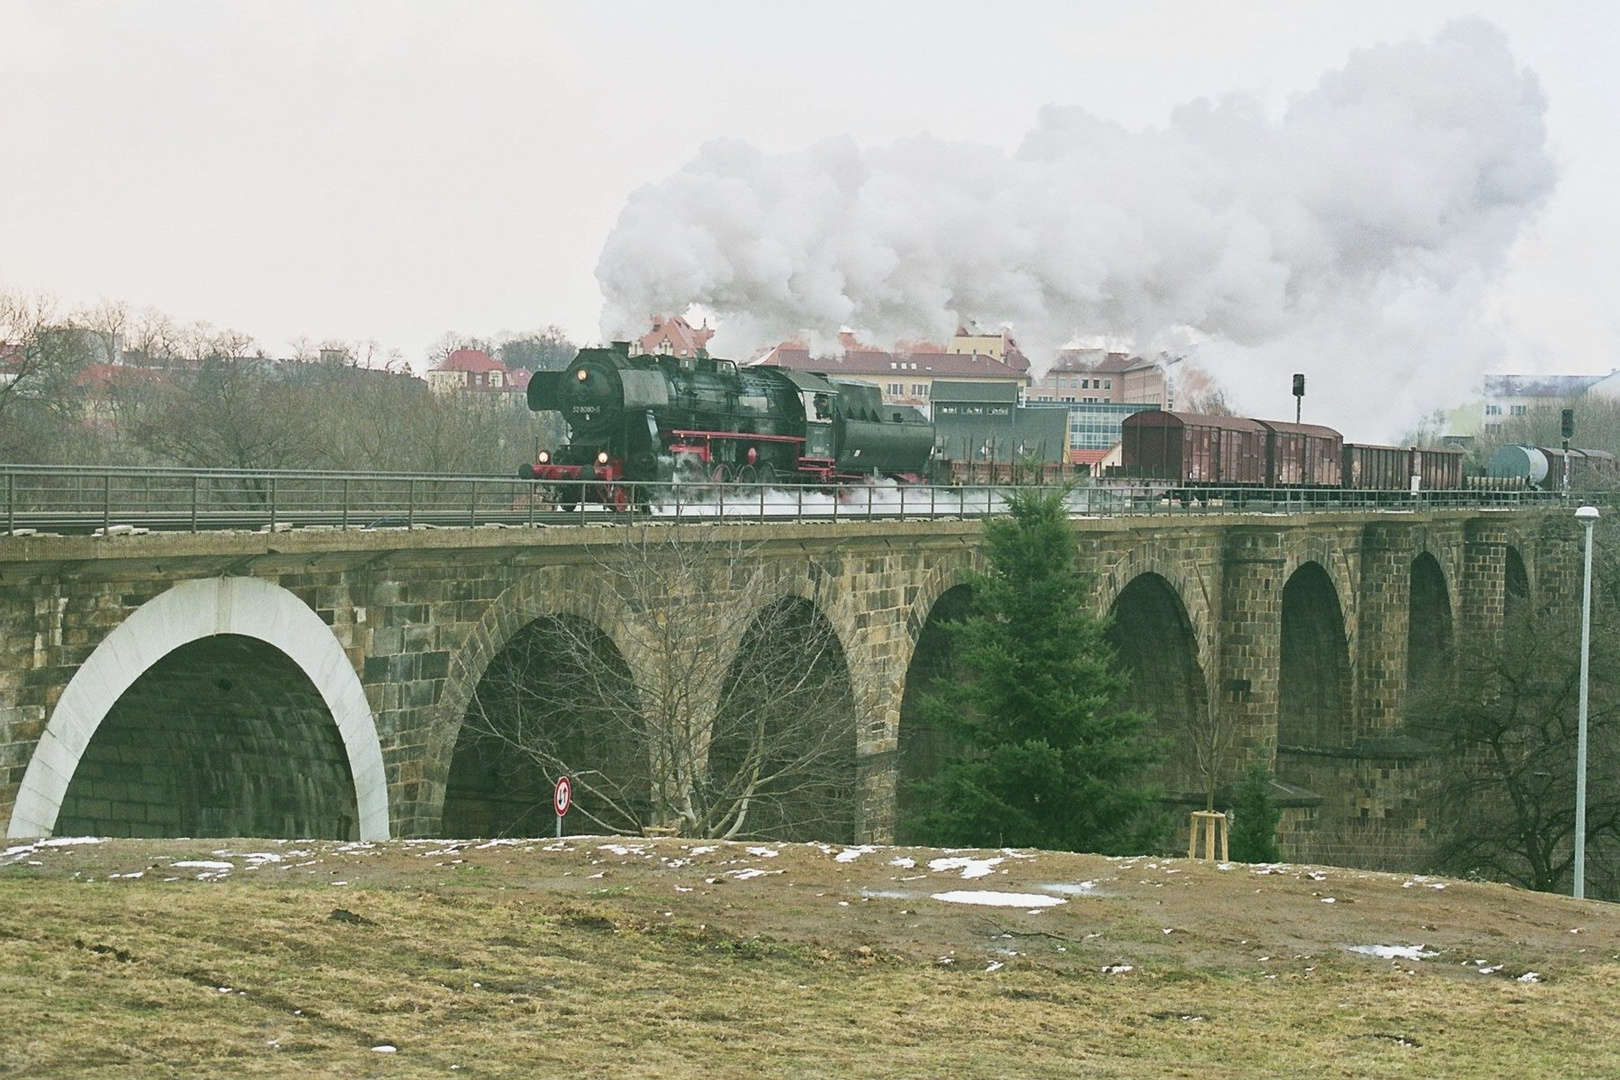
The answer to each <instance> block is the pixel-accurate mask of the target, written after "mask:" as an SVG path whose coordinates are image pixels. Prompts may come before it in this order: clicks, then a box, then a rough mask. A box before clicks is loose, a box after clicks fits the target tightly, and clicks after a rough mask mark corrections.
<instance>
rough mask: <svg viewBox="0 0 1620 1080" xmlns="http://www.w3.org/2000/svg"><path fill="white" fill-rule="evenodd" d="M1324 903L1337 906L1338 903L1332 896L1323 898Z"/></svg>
mask: <svg viewBox="0 0 1620 1080" xmlns="http://www.w3.org/2000/svg"><path fill="white" fill-rule="evenodd" d="M1322 903H1324V904H1337V903H1338V901H1337V900H1335V899H1334V898H1333V897H1331V896H1324V897H1322Z"/></svg>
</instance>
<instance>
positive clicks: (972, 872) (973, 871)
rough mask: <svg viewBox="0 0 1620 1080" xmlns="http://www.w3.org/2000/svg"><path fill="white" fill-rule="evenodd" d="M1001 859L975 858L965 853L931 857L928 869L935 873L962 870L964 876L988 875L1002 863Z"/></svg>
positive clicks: (977, 876) (969, 877)
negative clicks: (948, 856) (937, 857)
mask: <svg viewBox="0 0 1620 1080" xmlns="http://www.w3.org/2000/svg"><path fill="white" fill-rule="evenodd" d="M1001 861H1002V860H1001V859H999V858H990V859H975V858H971V857H969V856H965V855H958V856H954V857H951V858H944V859H929V860H928V869H930V870H932V871H933V872H934V873H936V874H939V873H943V872H945V871H946V870H960V871H962V876H963V877H964V878H968V879H972V878H981V877H987V876H989V874H990V871H991V870H993V869H995V868H996V867H997V866H999V865H1000V864H1001Z"/></svg>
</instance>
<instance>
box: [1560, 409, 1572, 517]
mask: <svg viewBox="0 0 1620 1080" xmlns="http://www.w3.org/2000/svg"><path fill="white" fill-rule="evenodd" d="M1560 425H1561V429H1562V434H1563V436H1564V498H1566V499H1567V498H1569V440H1571V439H1573V438H1574V437H1575V410H1574V409H1565V410H1564V415H1563V416H1562V417H1561V418H1560Z"/></svg>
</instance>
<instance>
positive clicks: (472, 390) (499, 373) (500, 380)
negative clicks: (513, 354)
mask: <svg viewBox="0 0 1620 1080" xmlns="http://www.w3.org/2000/svg"><path fill="white" fill-rule="evenodd" d="M427 381H428V388H429V389H431V390H432V391H433V392H434V393H435V394H492V395H517V397H516V399H515V400H517V401H520V402H521V401H522V394H523V391H524V390H525V389H526V388H527V387H528V385H529V372H528V371H525V370H524V369H523V368H507V367H506V366H505V365H503V364H502V363H501V362H500V361H498V360H496V359H495V358H494V357H493V356H490V355H489V353H487V352H484V351H483V350H482V349H457V350H455V351H454V352H452V353H451V354H450V355H449V356H447V357H445V358H444V362H443V363H441V364H440V365H439V366H438V367H436V368H434V369H433V370H432V371H429V372H428V373H427Z"/></svg>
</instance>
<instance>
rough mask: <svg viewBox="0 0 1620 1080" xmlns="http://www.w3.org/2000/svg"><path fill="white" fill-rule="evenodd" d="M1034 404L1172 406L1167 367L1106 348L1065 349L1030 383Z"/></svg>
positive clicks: (1030, 394) (1163, 407)
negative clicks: (1043, 402) (1089, 403)
mask: <svg viewBox="0 0 1620 1080" xmlns="http://www.w3.org/2000/svg"><path fill="white" fill-rule="evenodd" d="M1028 396H1029V400H1030V401H1054V402H1059V401H1073V402H1091V403H1102V402H1112V403H1114V404H1119V405H1154V406H1157V407H1158V408H1161V409H1167V408H1169V407H1170V380H1169V379H1167V378H1166V377H1165V371H1164V366H1163V365H1162V364H1160V363H1159V362H1158V361H1156V360H1144V359H1143V358H1142V357H1140V356H1132V355H1130V354H1129V353H1122V352H1109V351H1107V350H1106V349H1064V350H1062V351H1060V352H1059V353H1058V354H1057V358H1056V359H1055V360H1053V362H1052V366H1051V367H1050V368H1048V369H1047V370H1046V374H1044V375H1042V376H1041V377H1040V378H1039V379H1033V380H1031V381H1030V387H1029V395H1028Z"/></svg>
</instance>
